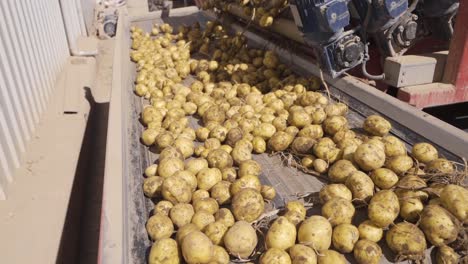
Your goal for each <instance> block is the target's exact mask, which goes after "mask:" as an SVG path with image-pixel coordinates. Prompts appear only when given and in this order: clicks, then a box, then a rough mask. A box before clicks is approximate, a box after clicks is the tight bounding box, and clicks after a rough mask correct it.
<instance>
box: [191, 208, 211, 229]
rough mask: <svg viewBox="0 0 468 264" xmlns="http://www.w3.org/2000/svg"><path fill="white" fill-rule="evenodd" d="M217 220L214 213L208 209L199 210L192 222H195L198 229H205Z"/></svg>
mask: <svg viewBox="0 0 468 264" xmlns="http://www.w3.org/2000/svg"><path fill="white" fill-rule="evenodd" d="M214 221H215V218H214V216H213V215H212V214H210V213H209V212H207V211H198V212H196V213H195V214H194V215H193V217H192V224H195V225H196V226H197V228H198V230H201V231H203V230H204V229H205V227H206V226H207V225H209V224H211V223H213V222H214Z"/></svg>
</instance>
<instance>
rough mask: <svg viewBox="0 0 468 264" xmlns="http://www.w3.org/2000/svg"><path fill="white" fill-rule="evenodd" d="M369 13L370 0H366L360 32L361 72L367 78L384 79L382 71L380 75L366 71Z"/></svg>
mask: <svg viewBox="0 0 468 264" xmlns="http://www.w3.org/2000/svg"><path fill="white" fill-rule="evenodd" d="M371 15H372V0H367V13H366V18H365V19H364V23H363V25H362V33H361V34H362V41H363V43H364V59H363V60H362V64H361V67H362V74H364V76H365V77H366V78H367V79H371V80H376V81H378V80H384V79H385V73H382V74H380V75H372V74H370V73H368V72H367V68H366V65H367V61H368V60H369V48H368V44H367V26H368V25H369V21H370V18H371Z"/></svg>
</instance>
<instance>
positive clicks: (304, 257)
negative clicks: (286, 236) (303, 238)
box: [289, 244, 317, 264]
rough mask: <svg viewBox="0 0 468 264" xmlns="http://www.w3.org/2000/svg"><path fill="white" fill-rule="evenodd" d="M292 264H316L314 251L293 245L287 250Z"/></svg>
mask: <svg viewBox="0 0 468 264" xmlns="http://www.w3.org/2000/svg"><path fill="white" fill-rule="evenodd" d="M289 256H291V260H292V264H317V254H316V253H315V251H314V250H313V249H312V248H310V247H307V246H304V245H299V244H297V245H294V246H293V247H291V248H290V249H289Z"/></svg>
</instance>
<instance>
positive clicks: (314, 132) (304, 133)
mask: <svg viewBox="0 0 468 264" xmlns="http://www.w3.org/2000/svg"><path fill="white" fill-rule="evenodd" d="M297 136H299V137H306V138H312V139H319V138H322V137H323V128H322V126H321V125H307V126H305V127H304V128H302V129H301V130H300V131H299V133H297Z"/></svg>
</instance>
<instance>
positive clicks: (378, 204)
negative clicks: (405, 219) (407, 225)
mask: <svg viewBox="0 0 468 264" xmlns="http://www.w3.org/2000/svg"><path fill="white" fill-rule="evenodd" d="M399 212H400V204H399V202H398V196H397V195H396V194H395V193H394V192H393V191H391V190H383V191H379V192H377V193H376V194H375V195H374V197H372V199H371V200H370V203H369V207H368V208H367V215H368V216H369V219H370V220H371V221H372V223H373V224H375V225H376V226H378V227H387V226H389V225H390V224H392V223H393V221H395V219H396V218H397V217H398V213H399Z"/></svg>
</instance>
